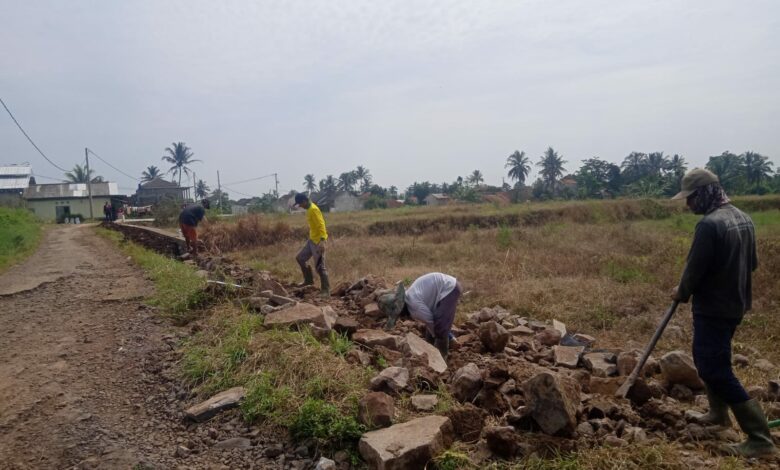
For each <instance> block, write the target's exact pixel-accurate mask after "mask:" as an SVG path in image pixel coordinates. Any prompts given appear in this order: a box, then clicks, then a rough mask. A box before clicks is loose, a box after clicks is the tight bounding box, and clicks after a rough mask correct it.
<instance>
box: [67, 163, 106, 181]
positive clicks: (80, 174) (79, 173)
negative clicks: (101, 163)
mask: <svg viewBox="0 0 780 470" xmlns="http://www.w3.org/2000/svg"><path fill="white" fill-rule="evenodd" d="M94 174H95V170H93V169H92V168H90V169H89V171H87V167H86V165H84V166H81V165H79V164H76V166H74V167H73V169H72V170H70V171H68V172H66V173H65V179H67V180H68V182H69V183H86V182H90V183H103V182H104V181H105V180H104V179H103V177H102V176H93V175H94Z"/></svg>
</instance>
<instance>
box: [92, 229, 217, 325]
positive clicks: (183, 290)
mask: <svg viewBox="0 0 780 470" xmlns="http://www.w3.org/2000/svg"><path fill="white" fill-rule="evenodd" d="M97 230H98V234H99V235H101V236H103V237H105V238H108V239H109V240H112V241H114V242H116V243H117V244H118V245H119V247H120V249H121V250H122V252H123V253H125V254H126V255H128V256H130V257H131V258H132V259H133V261H135V262H136V263H137V264H138V265H139V266H141V268H142V269H143V270H144V271H145V272H146V273H147V275H148V276H149V278H150V279H151V280H152V282H154V285H155V293H154V295H153V296H152V297H151V299H149V303H150V304H151V305H154V306H157V307H160V309H162V311H163V313H164V314H165V315H168V316H170V317H171V318H173V319H174V321H175V322H176V323H177V324H186V323H187V322H189V321H190V320H192V319H193V317H194V315H195V313H196V312H195V309H196V308H198V307H200V306H202V305H203V303H204V301H205V300H206V295H205V293H204V287H205V286H206V281H205V279H203V278H201V277H199V276H198V275H196V274H195V270H194V269H193V268H192V267H190V266H188V265H186V264H184V263H181V262H179V261H176V260H174V259H172V258H168V257H166V256H163V255H160V254H158V253H155V252H153V251H150V250H147V249H146V248H144V247H142V246H140V245H137V244H135V243H133V242H129V241H126V240H124V238H123V237H122V234H120V233H119V232H115V231H113V230H107V229H97Z"/></svg>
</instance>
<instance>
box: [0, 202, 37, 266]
mask: <svg viewBox="0 0 780 470" xmlns="http://www.w3.org/2000/svg"><path fill="white" fill-rule="evenodd" d="M42 234H43V230H42V226H41V223H40V221H38V219H36V218H35V216H34V215H33V214H32V213H31V212H30V211H28V210H26V209H10V208H7V207H0V272H2V271H4V270H5V269H7V268H8V267H9V266H11V265H12V264H14V263H17V262H19V261H21V260H22V259H24V258H25V257H27V256H29V255H31V254H32V253H33V252H34V251H35V249H36V248H37V247H38V243H40V241H41V235H42Z"/></svg>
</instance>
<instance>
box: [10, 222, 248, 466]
mask: <svg viewBox="0 0 780 470" xmlns="http://www.w3.org/2000/svg"><path fill="white" fill-rule="evenodd" d="M152 289H153V286H152V285H151V284H150V283H148V282H147V281H146V280H144V277H143V273H142V272H141V271H140V270H139V269H138V268H137V267H136V266H135V265H133V264H132V263H131V262H130V261H129V260H127V259H125V257H124V256H123V255H122V254H121V253H120V252H118V251H117V250H116V248H115V247H114V246H112V245H111V244H110V242H108V241H106V240H103V239H102V238H100V237H98V236H97V235H96V234H95V233H94V228H92V227H89V226H84V225H81V226H77V225H73V226H58V227H57V228H55V229H52V230H51V231H49V232H48V233H47V234H46V235H45V238H44V240H43V243H42V245H41V248H40V250H39V251H38V252H37V253H36V254H35V255H33V256H32V257H31V258H30V259H28V260H27V261H26V262H25V263H23V264H20V265H18V266H15V267H13V268H12V269H10V270H9V271H8V272H6V273H5V274H3V275H0V332H2V334H0V468H176V467H182V468H219V467H223V468H225V467H235V466H243V465H235V464H236V462H235V461H232V460H230V458H229V457H230V456H229V455H228V456H227V457H226V455H225V454H224V453H214V452H211V453H210V452H207V451H206V452H202V453H201V452H198V451H197V450H196V451H194V452H193V453H192V455H189V454H188V455H186V459H183V458H182V457H181V456H175V455H174V454H175V451H176V449H177V446H178V445H181V444H185V445H189V447H191V448H196V449H197V447H198V446H199V445H201V441H200V440H199V436H200V434H202V433H205V432H206V431H205V429H204V430H201V429H195V428H194V427H192V426H187V425H186V424H185V423H183V422H182V421H181V420H180V419H178V418H179V417H180V410H181V409H182V407H183V403H182V402H181V401H180V400H181V399H182V398H186V394H187V392H186V390H182V389H180V388H178V385H177V384H176V381H175V380H174V377H173V376H174V372H173V371H174V370H175V369H174V366H173V364H174V361H175V360H176V357H175V354H174V351H173V349H174V346H175V344H176V342H177V337H176V335H177V334H178V335H181V332H180V331H176V330H174V328H173V327H171V326H169V325H168V324H167V322H165V321H163V320H162V319H160V318H159V317H158V316H156V314H155V313H154V312H153V311H152V310H150V309H149V308H146V307H145V306H144V304H143V298H144V297H145V296H147V295H148V294H149V293H151V292H152ZM193 440H195V442H192V441H193ZM188 442H189V444H188Z"/></svg>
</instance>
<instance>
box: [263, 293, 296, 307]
mask: <svg viewBox="0 0 780 470" xmlns="http://www.w3.org/2000/svg"><path fill="white" fill-rule="evenodd" d="M268 302H270V303H271V304H272V305H275V306H277V307H281V306H282V305H287V304H294V303H295V299H291V298H289V297H286V296H284V295H277V294H273V295H271V297H270V298H269V299H268Z"/></svg>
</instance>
